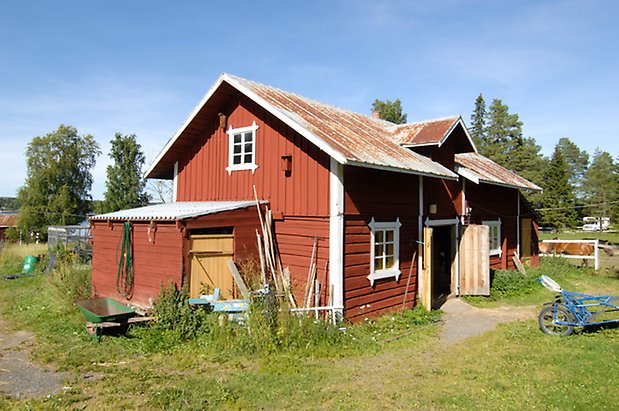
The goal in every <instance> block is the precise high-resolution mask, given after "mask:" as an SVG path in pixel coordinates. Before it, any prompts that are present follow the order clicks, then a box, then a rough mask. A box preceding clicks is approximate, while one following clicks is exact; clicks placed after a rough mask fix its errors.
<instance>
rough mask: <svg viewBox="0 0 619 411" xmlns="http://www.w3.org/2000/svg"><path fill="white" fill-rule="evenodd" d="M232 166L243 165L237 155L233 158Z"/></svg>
mask: <svg viewBox="0 0 619 411" xmlns="http://www.w3.org/2000/svg"><path fill="white" fill-rule="evenodd" d="M232 164H241V156H240V155H237V156H234V157H233V158H232Z"/></svg>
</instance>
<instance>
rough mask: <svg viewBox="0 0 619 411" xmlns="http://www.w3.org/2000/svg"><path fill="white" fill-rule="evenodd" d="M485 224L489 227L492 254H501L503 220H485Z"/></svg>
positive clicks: (483, 222)
mask: <svg viewBox="0 0 619 411" xmlns="http://www.w3.org/2000/svg"><path fill="white" fill-rule="evenodd" d="M482 224H483V225H487V226H488V228H489V233H488V242H489V246H490V255H498V256H500V255H501V253H502V249H501V220H484V221H482Z"/></svg>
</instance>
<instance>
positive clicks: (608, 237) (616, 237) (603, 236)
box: [539, 231, 619, 246]
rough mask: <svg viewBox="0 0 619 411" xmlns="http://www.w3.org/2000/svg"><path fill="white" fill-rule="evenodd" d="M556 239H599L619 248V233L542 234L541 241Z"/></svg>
mask: <svg viewBox="0 0 619 411" xmlns="http://www.w3.org/2000/svg"><path fill="white" fill-rule="evenodd" d="M554 238H559V239H561V240H585V239H587V240H590V239H598V240H604V241H608V242H610V243H612V244H615V245H617V246H619V231H613V232H609V231H601V232H598V231H592V232H585V231H571V232H560V233H540V234H539V239H540V240H552V239H554Z"/></svg>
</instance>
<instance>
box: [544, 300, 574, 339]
mask: <svg viewBox="0 0 619 411" xmlns="http://www.w3.org/2000/svg"><path fill="white" fill-rule="evenodd" d="M555 308H556V321H555ZM557 322H562V323H564V322H574V315H573V314H572V312H571V311H570V310H568V309H567V308H566V307H565V306H563V305H558V304H553V305H549V306H547V307H544V308H543V309H542V311H540V313H539V317H538V323H539V328H540V330H542V331H543V332H544V333H546V334H549V335H558V336H561V337H565V336H567V335H570V334H571V333H573V332H574V326H573V325H568V324H557Z"/></svg>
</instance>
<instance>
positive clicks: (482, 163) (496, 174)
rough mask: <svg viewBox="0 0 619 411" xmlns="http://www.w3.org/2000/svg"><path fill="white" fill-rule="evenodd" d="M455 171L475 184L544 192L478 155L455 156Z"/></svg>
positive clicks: (461, 154)
mask: <svg viewBox="0 0 619 411" xmlns="http://www.w3.org/2000/svg"><path fill="white" fill-rule="evenodd" d="M454 160H455V161H454V163H455V171H456V173H458V174H460V175H461V176H462V177H464V178H466V179H467V180H470V181H473V182H474V183H475V184H479V183H480V182H481V183H488V184H495V185H500V186H505V187H510V188H517V189H524V190H531V191H542V189H541V188H540V187H539V186H537V185H535V184H533V183H532V182H530V181H529V180H527V179H525V178H522V177H520V176H519V175H518V174H516V173H514V172H512V171H509V170H508V169H506V168H505V167H502V166H500V165H498V164H497V163H495V162H494V161H492V160H490V159H489V158H487V157H484V156H482V155H481V154H477V153H460V154H456V155H455V159H454Z"/></svg>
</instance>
